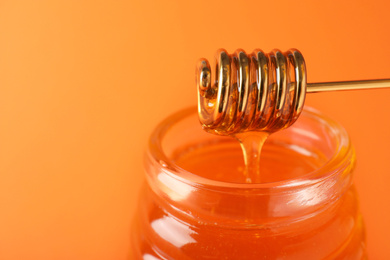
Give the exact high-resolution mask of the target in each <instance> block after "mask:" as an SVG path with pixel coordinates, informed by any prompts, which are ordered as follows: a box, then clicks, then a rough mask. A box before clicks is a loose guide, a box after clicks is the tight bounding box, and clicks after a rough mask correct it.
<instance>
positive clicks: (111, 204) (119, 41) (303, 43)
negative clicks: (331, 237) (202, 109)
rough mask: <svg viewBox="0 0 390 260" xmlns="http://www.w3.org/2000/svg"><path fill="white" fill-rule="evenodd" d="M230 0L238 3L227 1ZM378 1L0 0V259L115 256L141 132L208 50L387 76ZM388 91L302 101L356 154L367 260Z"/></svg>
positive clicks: (170, 107)
mask: <svg viewBox="0 0 390 260" xmlns="http://www.w3.org/2000/svg"><path fill="white" fill-rule="evenodd" d="M239 3H241V4H239ZM389 10H390V5H389V2H388V1H386V0H383V1H377V0H373V1H321V2H319V1H287V0H283V1H282V0H279V1H277V2H275V1H242V2H239V1H219V2H216V1H200V0H197V1H180V0H175V1H129V0H128V1H75V0H73V1H11V0H9V1H8V0H3V1H0V91H1V92H0V93H1V94H0V207H1V208H0V259H1V260H14V259H15V260H16V259H17V260H20V259H42V260H44V259H64V260H69V259H75V260H77V259H96V260H100V259H107V260H113V259H115V260H121V259H126V258H127V255H128V250H129V239H130V238H129V234H130V232H131V230H130V220H131V217H132V215H133V214H134V208H135V203H136V201H137V197H138V195H137V194H138V191H139V188H140V184H141V182H142V180H143V171H142V154H143V151H144V148H145V146H146V142H147V137H148V135H149V134H150V132H151V131H152V129H153V127H154V126H155V125H156V124H157V123H158V122H159V121H160V120H162V119H163V118H164V117H166V116H167V115H169V114H171V113H172V112H174V111H177V110H179V109H182V108H185V107H187V106H189V105H195V104H196V89H195V84H194V70H195V63H196V61H197V59H198V58H200V57H207V58H209V59H212V58H213V56H214V52H215V51H216V50H217V49H218V48H221V47H223V48H226V49H227V50H228V51H230V52H233V51H234V50H235V49H236V48H243V49H245V50H247V51H248V52H250V51H252V50H253V49H254V48H262V49H263V50H264V51H270V50H271V49H273V48H279V49H281V50H287V49H288V48H291V47H295V48H298V49H299V50H301V51H302V53H303V55H304V56H305V58H306V63H307V66H308V81H309V82H317V81H333V80H347V79H371V78H385V77H388V78H390V65H389V60H390V48H389V42H390V33H389V32H390V29H389V28H390V15H389V13H388V11H389ZM389 100H390V90H376V91H357V92H343V93H326V94H325V93H324V94H310V95H309V96H308V97H307V104H308V105H311V106H313V107H316V108H318V109H319V110H321V111H322V112H323V113H325V114H327V115H329V116H330V117H332V118H333V119H335V120H337V121H339V122H340V123H341V124H342V125H344V126H345V128H346V129H347V130H348V132H349V133H350V135H351V137H352V141H353V142H354V145H355V147H356V152H357V157H358V165H357V171H356V176H355V181H356V184H357V188H358V191H359V193H360V200H361V208H362V211H363V214H364V217H365V220H366V224H367V235H368V248H369V255H370V258H371V259H390V250H389V249H388V246H389V241H390V221H389V220H390V189H389V185H390V174H389V169H390V154H389V150H388V146H389V145H390V135H389V130H388V127H389V120H388V119H389V116H390V112H389V111H390V101H389Z"/></svg>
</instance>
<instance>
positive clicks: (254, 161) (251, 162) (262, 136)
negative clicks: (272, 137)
mask: <svg viewBox="0 0 390 260" xmlns="http://www.w3.org/2000/svg"><path fill="white" fill-rule="evenodd" d="M268 136H269V133H267V132H246V133H238V134H235V135H234V138H235V139H237V140H238V141H239V142H240V146H241V149H242V152H243V155H244V162H245V169H244V176H245V182H246V183H260V182H261V175H260V153H261V149H262V148H263V145H264V143H265V141H266V140H267V138H268Z"/></svg>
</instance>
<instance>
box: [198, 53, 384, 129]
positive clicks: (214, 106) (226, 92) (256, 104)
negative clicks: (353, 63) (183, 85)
mask: <svg viewBox="0 0 390 260" xmlns="http://www.w3.org/2000/svg"><path fill="white" fill-rule="evenodd" d="M216 60H217V65H216V76H215V84H212V79H211V68H210V64H209V62H208V61H207V60H205V59H201V60H200V61H199V64H198V66H197V75H196V81H197V88H198V113H199V120H200V122H201V124H202V126H203V128H204V129H205V130H206V131H208V132H211V133H214V134H218V135H231V134H237V133H243V132H247V131H264V132H269V133H272V132H276V131H278V130H281V129H284V128H287V127H289V126H290V125H292V124H293V123H294V122H295V120H296V119H297V118H298V117H299V115H300V113H301V112H302V109H303V105H304V100H305V96H306V92H308V93H313V92H323V91H336V90H354V89H374V88H385V87H390V79H380V80H362V81H344V82H323V83H310V84H308V83H306V65H305V61H304V59H303V56H302V54H301V53H300V52H299V51H298V50H296V49H290V50H288V51H287V52H284V53H283V52H281V51H280V50H277V49H275V50H273V51H272V52H270V53H268V54H267V53H264V52H263V51H261V50H258V49H256V50H255V51H254V52H252V54H250V55H247V54H246V53H245V52H244V51H243V50H240V49H239V50H237V51H236V52H235V53H234V54H232V55H229V54H228V53H227V52H226V51H225V50H223V49H220V50H218V52H217V54H216Z"/></svg>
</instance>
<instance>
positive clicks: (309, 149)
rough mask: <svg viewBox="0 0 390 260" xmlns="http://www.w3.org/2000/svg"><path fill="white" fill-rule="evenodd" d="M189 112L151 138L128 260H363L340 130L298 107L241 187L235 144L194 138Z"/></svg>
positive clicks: (349, 156) (350, 161)
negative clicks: (296, 114)
mask: <svg viewBox="0 0 390 260" xmlns="http://www.w3.org/2000/svg"><path fill="white" fill-rule="evenodd" d="M197 117H198V115H197V113H196V109H194V108H193V109H187V110H184V111H181V112H178V113H176V114H174V115H172V116H171V117H169V118H168V119H166V120H165V121H164V122H162V123H161V124H160V125H159V126H158V127H157V128H156V130H155V131H154V132H153V134H152V136H151V138H150V143H149V146H148V150H147V153H146V156H145V172H146V180H147V181H146V183H145V185H144V187H143V189H142V192H141V194H140V199H139V206H138V209H137V213H136V216H135V219H134V222H133V226H132V232H131V252H130V254H131V257H130V259H135V260H138V259H144V260H152V259H153V260H155V259H177V260H185V259H218V260H221V259H239V260H244V259H248V260H254V259H297V260H303V259H310V260H315V259H366V257H367V256H366V249H365V232H364V225H363V221H362V217H361V214H360V212H359V206H358V199H357V193H356V190H355V188H354V186H353V183H352V176H353V169H354V164H355V153H354V149H353V147H352V145H351V143H350V139H349V137H348V135H347V133H346V131H345V130H344V129H343V128H342V127H341V126H340V125H339V124H337V123H336V122H334V121H332V120H330V119H328V118H327V117H326V116H324V115H322V114H320V113H319V112H317V111H315V110H314V109H308V108H306V109H305V110H304V111H303V113H302V115H301V116H300V118H299V119H298V121H297V122H296V123H295V124H294V125H293V126H291V127H290V128H288V129H286V130H283V131H280V132H277V133H275V134H272V135H271V136H270V137H269V138H268V140H267V142H266V143H265V145H264V146H263V150H262V152H261V157H260V176H259V180H260V181H259V182H256V183H247V182H245V177H244V174H243V172H244V161H243V159H242V157H243V156H242V152H241V148H240V145H239V144H238V142H237V141H236V140H235V139H234V138H231V137H223V136H216V135H211V134H208V133H206V132H204V131H203V130H202V129H201V127H200V125H199V121H198V118H197Z"/></svg>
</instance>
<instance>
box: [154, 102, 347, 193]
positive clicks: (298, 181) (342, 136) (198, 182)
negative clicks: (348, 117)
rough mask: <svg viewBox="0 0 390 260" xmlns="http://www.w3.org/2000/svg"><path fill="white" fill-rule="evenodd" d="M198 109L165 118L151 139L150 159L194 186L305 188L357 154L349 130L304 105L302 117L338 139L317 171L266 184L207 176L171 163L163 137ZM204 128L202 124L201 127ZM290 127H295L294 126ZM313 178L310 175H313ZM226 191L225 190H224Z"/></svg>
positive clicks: (163, 169) (325, 176) (166, 172)
mask: <svg viewBox="0 0 390 260" xmlns="http://www.w3.org/2000/svg"><path fill="white" fill-rule="evenodd" d="M196 112H197V108H196V107H189V108H186V109H183V110H180V111H178V112H176V113H174V114H172V115H170V116H168V117H167V118H166V119H164V120H163V121H162V122H161V123H160V124H158V125H157V127H156V128H155V129H154V131H153V132H152V134H151V136H150V139H149V147H148V148H149V149H148V155H149V156H150V157H151V159H152V160H153V161H154V162H155V163H156V164H157V165H159V166H160V167H161V171H163V172H164V173H165V174H167V175H169V176H170V177H171V178H174V179H176V180H178V181H180V182H184V183H187V184H189V185H191V186H196V187H198V188H200V187H203V188H208V189H221V188H224V189H226V188H228V189H229V188H231V189H235V190H237V189H245V190H249V189H250V190H258V191H259V190H265V189H267V190H269V189H273V190H277V191H280V192H283V191H285V190H289V189H291V188H294V189H295V188H297V187H302V188H303V187H304V186H307V185H313V184H315V183H319V182H323V181H326V180H327V179H329V178H331V177H332V176H335V175H337V174H338V173H340V172H341V171H343V170H344V169H345V168H346V167H348V165H350V164H351V163H350V159H351V157H353V155H354V150H353V147H352V145H351V142H350V138H349V135H348V133H347V132H346V130H345V129H344V128H343V127H342V126H341V125H340V124H339V123H337V122H336V121H334V120H332V119H330V118H329V117H327V116H325V115H324V114H322V113H321V112H319V111H318V110H316V109H314V108H312V107H307V106H306V107H305V108H304V110H303V111H302V114H301V116H305V117H309V118H314V119H315V120H317V121H318V123H323V124H326V125H327V126H329V129H330V130H333V132H334V133H335V136H336V137H337V138H338V140H337V142H336V144H337V146H336V148H335V149H334V152H333V154H332V156H331V157H330V158H329V159H328V160H327V161H326V162H325V163H324V164H323V165H322V166H320V167H318V168H316V169H315V170H313V171H311V172H309V173H307V174H305V175H303V176H300V177H297V178H292V179H287V180H281V181H275V182H267V183H234V182H225V181H218V180H212V179H208V178H206V177H202V176H199V175H196V174H194V173H191V172H189V171H187V170H185V169H183V168H181V167H179V166H178V165H176V164H175V163H174V162H172V160H171V159H169V158H168V156H167V155H166V154H165V153H164V149H163V147H162V140H163V138H164V136H165V134H166V133H167V132H168V131H169V129H170V128H171V127H172V126H173V125H174V124H175V123H177V122H178V121H180V120H182V119H184V118H186V117H187V116H190V115H192V114H194V113H196ZM199 127H201V126H199ZM291 127H294V125H292V126H291ZM310 176H311V178H308V177H310ZM225 191H226V190H225Z"/></svg>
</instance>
